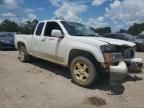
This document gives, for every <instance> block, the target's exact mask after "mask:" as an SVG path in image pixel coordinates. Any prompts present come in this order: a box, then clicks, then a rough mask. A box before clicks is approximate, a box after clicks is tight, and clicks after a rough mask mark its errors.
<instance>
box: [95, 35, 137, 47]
mask: <svg viewBox="0 0 144 108" xmlns="http://www.w3.org/2000/svg"><path fill="white" fill-rule="evenodd" d="M96 39H97V40H99V41H103V42H106V43H109V44H113V45H120V46H121V45H126V46H131V47H133V46H135V43H133V42H129V41H124V40H119V39H112V38H104V37H96Z"/></svg>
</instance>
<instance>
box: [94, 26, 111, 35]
mask: <svg viewBox="0 0 144 108" xmlns="http://www.w3.org/2000/svg"><path fill="white" fill-rule="evenodd" d="M93 30H94V31H95V32H96V33H99V34H100V35H103V34H106V33H111V28H110V27H103V28H97V29H93Z"/></svg>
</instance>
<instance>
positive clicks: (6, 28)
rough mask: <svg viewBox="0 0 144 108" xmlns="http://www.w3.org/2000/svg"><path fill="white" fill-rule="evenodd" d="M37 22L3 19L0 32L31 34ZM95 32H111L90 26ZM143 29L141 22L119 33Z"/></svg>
mask: <svg viewBox="0 0 144 108" xmlns="http://www.w3.org/2000/svg"><path fill="white" fill-rule="evenodd" d="M37 23H38V20H37V19H34V20H33V21H27V22H25V23H19V24H18V23H16V22H14V21H10V20H4V21H3V22H2V23H1V24H0V32H1V31H3V32H19V33H22V34H32V33H33V31H34V29H35V27H36V25H37ZM92 29H93V30H94V31H95V32H96V33H99V34H100V35H103V34H105V33H111V31H112V30H111V28H110V27H103V28H97V29H94V28H92ZM143 31H144V23H141V24H136V23H135V24H134V25H132V26H131V27H129V28H128V30H125V29H120V31H119V32H120V33H129V34H131V35H134V36H136V35H138V34H139V33H141V32H143Z"/></svg>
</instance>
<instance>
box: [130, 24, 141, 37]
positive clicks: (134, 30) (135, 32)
mask: <svg viewBox="0 0 144 108" xmlns="http://www.w3.org/2000/svg"><path fill="white" fill-rule="evenodd" d="M142 31H144V23H141V24H136V23H135V24H134V25H132V26H131V27H129V29H128V33H129V34H131V35H138V34H140V33H141V32H142Z"/></svg>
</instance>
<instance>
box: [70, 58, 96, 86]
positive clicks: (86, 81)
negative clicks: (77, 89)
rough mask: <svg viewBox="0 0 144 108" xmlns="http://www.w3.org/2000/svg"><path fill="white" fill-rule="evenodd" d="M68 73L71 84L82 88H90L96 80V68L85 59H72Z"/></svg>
mask: <svg viewBox="0 0 144 108" xmlns="http://www.w3.org/2000/svg"><path fill="white" fill-rule="evenodd" d="M80 67H81V68H80ZM70 71H71V77H72V80H73V82H74V83H76V84H77V85H79V86H82V87H90V86H92V85H93V84H94V82H95V81H96V79H97V78H98V72H97V71H96V67H95V66H94V64H93V63H92V62H91V61H90V60H89V59H88V58H86V57H76V58H74V59H73V60H72V62H71V65H70Z"/></svg>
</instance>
